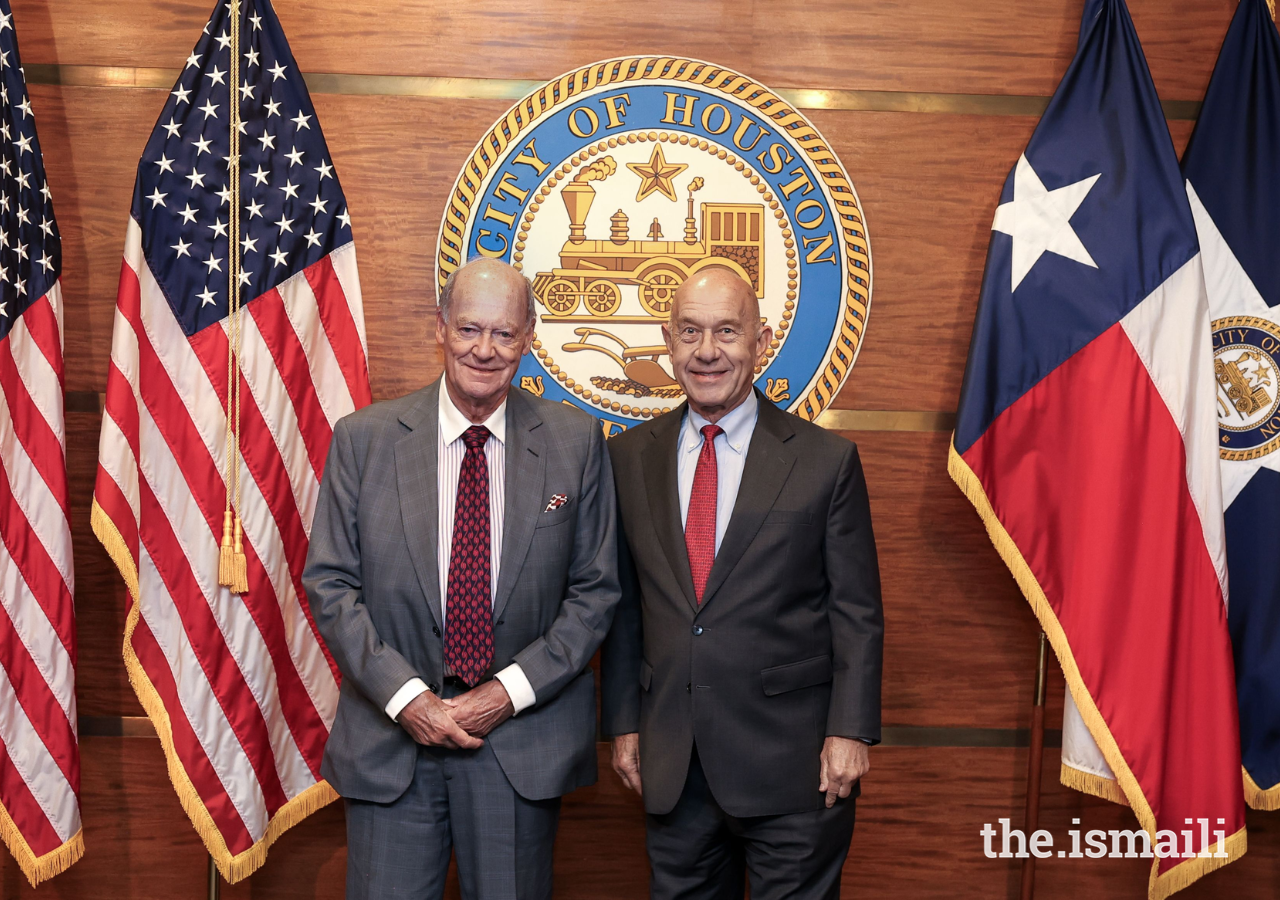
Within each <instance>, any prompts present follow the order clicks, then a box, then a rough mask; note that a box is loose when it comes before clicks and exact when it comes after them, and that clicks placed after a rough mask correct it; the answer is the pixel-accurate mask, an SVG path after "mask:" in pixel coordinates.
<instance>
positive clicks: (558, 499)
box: [543, 494, 569, 512]
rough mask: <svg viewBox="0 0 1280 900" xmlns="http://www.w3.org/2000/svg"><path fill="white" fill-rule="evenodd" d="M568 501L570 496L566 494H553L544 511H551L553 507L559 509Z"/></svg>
mask: <svg viewBox="0 0 1280 900" xmlns="http://www.w3.org/2000/svg"><path fill="white" fill-rule="evenodd" d="M568 502H569V497H568V496H567V495H566V494H552V495H551V502H550V503H548V504H547V508H546V509H544V510H543V512H551V511H552V510H553V509H559V508H560V507H562V506H564V505H565V504H566V503H568Z"/></svg>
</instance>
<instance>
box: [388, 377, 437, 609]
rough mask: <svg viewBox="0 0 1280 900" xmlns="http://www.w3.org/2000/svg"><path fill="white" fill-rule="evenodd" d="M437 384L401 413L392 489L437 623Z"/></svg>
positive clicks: (424, 592) (419, 577)
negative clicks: (402, 431)
mask: <svg viewBox="0 0 1280 900" xmlns="http://www.w3.org/2000/svg"><path fill="white" fill-rule="evenodd" d="M439 392H440V382H439V381H437V382H436V383H435V384H433V385H429V386H427V387H426V388H423V390H422V391H421V397H422V399H421V401H420V402H419V403H418V404H417V405H416V406H414V407H413V408H412V409H411V410H409V411H408V412H406V413H405V414H404V415H403V416H401V417H400V422H401V424H403V425H404V426H405V427H407V428H409V429H410V431H409V433H408V434H406V435H405V436H404V437H402V438H401V439H400V440H399V441H398V442H397V443H396V451H395V457H396V487H397V490H398V493H399V496H400V518H401V521H402V522H403V523H404V537H405V540H406V541H407V542H408V545H409V558H410V559H412V560H413V569H414V571H415V572H416V573H417V575H418V584H419V585H420V586H421V587H422V593H423V596H425V597H426V598H427V606H428V608H430V610H431V616H432V618H434V619H435V621H436V625H438V626H439V627H440V628H441V629H443V628H444V622H443V621H441V617H440V605H441V604H440V566H439V563H438V562H437V560H436V551H437V539H438V535H437V532H438V531H439V522H438V519H437V515H438V509H439V507H438V502H439V498H438V497H437V494H438V493H439V485H438V483H437V474H436V473H437V466H438V464H439V459H438V458H437V446H436V445H437V443H438V438H439V434H438V429H439V419H440V405H439V404H440V393H439Z"/></svg>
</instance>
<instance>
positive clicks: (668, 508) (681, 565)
mask: <svg viewBox="0 0 1280 900" xmlns="http://www.w3.org/2000/svg"><path fill="white" fill-rule="evenodd" d="M685 406H686V405H685V404H681V405H680V406H679V407H677V408H676V409H673V410H671V412H669V413H664V414H663V415H662V417H661V418H660V419H658V421H657V422H655V423H654V426H653V430H652V431H651V432H650V434H651V435H652V436H653V439H652V440H651V441H650V443H649V446H648V447H646V448H645V449H644V451H643V460H642V461H643V465H642V466H641V469H642V471H643V472H644V480H645V493H646V494H647V495H648V497H649V513H650V516H651V518H652V521H653V527H654V530H655V531H657V533H658V543H660V544H661V545H662V550H663V552H664V553H666V555H667V563H668V564H669V565H670V566H671V572H672V574H674V575H675V577H676V581H677V582H679V584H680V589H681V591H683V592H684V597H685V600H686V601H688V603H689V606H690V607H691V608H692V609H693V610H694V611H695V612H696V611H697V609H698V601H697V598H696V597H695V595H694V593H693V575H692V574H691V573H690V571H689V551H688V549H687V548H686V547H685V543H684V527H683V526H682V525H681V523H680V486H679V475H678V468H677V466H678V463H677V457H676V454H677V453H678V452H679V445H680V424H681V422H683V421H684V414H685Z"/></svg>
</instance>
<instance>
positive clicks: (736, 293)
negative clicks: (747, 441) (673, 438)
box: [662, 266, 773, 423]
mask: <svg viewBox="0 0 1280 900" xmlns="http://www.w3.org/2000/svg"><path fill="white" fill-rule="evenodd" d="M662 334H663V337H664V338H665V339H666V342H667V352H668V353H669V354H670V355H671V372H672V374H673V375H674V376H675V379H676V381H677V382H679V384H680V387H682V388H683V389H684V393H685V396H686V397H688V398H689V406H690V407H691V408H692V409H693V410H694V411H695V412H696V413H698V414H699V415H701V416H703V417H704V418H706V419H707V421H708V422H711V423H715V422H716V421H717V420H719V419H720V418H721V417H722V416H724V415H725V414H726V413H728V412H729V411H730V410H732V409H734V408H735V407H737V406H738V405H739V404H741V403H742V401H743V400H745V399H746V398H747V396H748V395H749V394H750V393H751V384H752V378H753V377H754V372H755V366H756V365H757V364H758V363H759V361H760V359H761V357H762V356H763V354H764V352H765V349H766V348H767V347H768V345H769V341H771V340H772V339H773V331H772V330H771V329H770V328H769V327H768V326H767V325H762V324H761V323H760V301H759V300H757V299H756V292H755V290H754V289H753V288H752V287H751V285H750V284H748V283H747V282H746V281H744V280H743V278H742V277H741V276H740V275H738V274H737V273H736V272H734V271H733V270H732V269H730V268H728V267H727V266H708V267H707V268H705V269H702V270H700V271H699V272H697V273H696V274H695V275H694V276H693V277H692V278H690V279H689V280H688V281H686V282H685V283H684V284H682V285H680V289H679V290H677V291H676V294H675V297H674V298H673V299H672V303H671V318H670V320H669V321H667V322H666V323H665V324H664V325H663V326H662Z"/></svg>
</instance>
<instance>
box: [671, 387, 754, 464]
mask: <svg viewBox="0 0 1280 900" xmlns="http://www.w3.org/2000/svg"><path fill="white" fill-rule="evenodd" d="M759 413H760V401H759V400H757V399H756V392H755V391H754V390H752V391H751V393H749V394H747V399H745V400H743V401H742V402H741V403H739V404H738V405H737V406H735V407H734V408H733V409H731V410H729V412H727V413H725V414H724V415H723V416H722V417H721V418H720V421H719V422H716V424H717V425H719V426H720V428H721V430H723V431H724V441H725V444H726V445H728V447H729V449H730V450H732V451H733V452H734V453H737V454H738V455H739V456H743V455H745V454H746V452H747V445H748V444H750V443H751V435H752V433H753V432H754V431H755V430H756V419H757V418H758V416H759ZM710 424H711V423H710V422H708V421H707V420H706V419H705V418H704V417H702V416H701V415H699V414H698V413H696V412H694V410H693V407H692V406H690V407H689V413H688V415H686V416H685V419H684V431H685V440H684V441H682V442H681V443H683V444H684V449H685V451H686V452H688V451H690V450H697V449H699V448H700V447H701V446H702V435H701V433H700V432H701V431H702V427H703V426H704V425H710Z"/></svg>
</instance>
